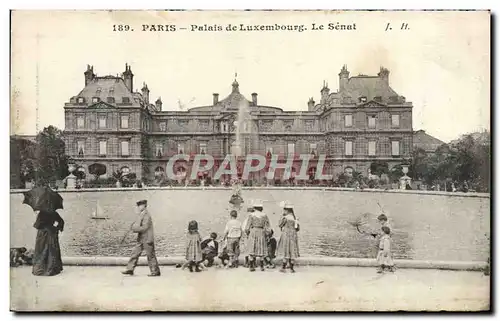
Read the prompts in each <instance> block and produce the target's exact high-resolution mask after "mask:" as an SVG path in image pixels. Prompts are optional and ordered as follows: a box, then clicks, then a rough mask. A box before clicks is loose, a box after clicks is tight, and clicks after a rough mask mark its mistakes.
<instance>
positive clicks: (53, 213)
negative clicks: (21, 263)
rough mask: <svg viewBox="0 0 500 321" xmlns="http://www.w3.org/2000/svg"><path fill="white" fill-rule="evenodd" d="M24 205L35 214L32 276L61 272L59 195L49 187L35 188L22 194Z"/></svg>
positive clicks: (61, 224) (62, 226) (61, 221)
mask: <svg viewBox="0 0 500 321" xmlns="http://www.w3.org/2000/svg"><path fill="white" fill-rule="evenodd" d="M23 203H24V204H27V205H29V206H31V207H32V208H33V211H34V212H35V213H36V214H37V217H36V221H35V223H34V224H33V227H34V228H36V229H37V230H38V231H37V235H36V241H35V252H34V255H33V271H32V273H33V275H39V276H52V275H57V274H59V273H61V272H62V270H63V265H62V259H61V248H60V246H59V232H62V231H63V230H64V220H63V219H62V217H61V216H60V215H59V213H57V210H58V209H62V208H63V199H62V197H61V195H59V194H58V193H56V192H54V191H53V190H51V189H50V188H49V187H43V186H40V187H36V188H34V189H32V190H30V191H29V192H26V193H25V194H24V201H23Z"/></svg>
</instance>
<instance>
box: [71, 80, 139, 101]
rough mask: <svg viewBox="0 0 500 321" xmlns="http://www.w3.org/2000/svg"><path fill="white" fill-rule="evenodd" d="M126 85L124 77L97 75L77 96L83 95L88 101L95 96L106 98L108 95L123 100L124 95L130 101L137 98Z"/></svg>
mask: <svg viewBox="0 0 500 321" xmlns="http://www.w3.org/2000/svg"><path fill="white" fill-rule="evenodd" d="M134 96H135V95H134V94H133V93H132V92H130V90H129V89H128V88H127V86H126V85H125V82H124V81H123V78H121V77H116V76H104V77H95V78H94V79H93V80H92V81H91V82H90V83H89V84H88V85H87V86H85V88H83V89H82V91H80V93H79V94H78V95H77V96H76V97H83V98H85V100H86V101H89V102H90V101H92V98H93V97H99V98H100V99H101V100H103V101H104V100H106V98H107V97H114V98H115V99H116V101H117V102H118V101H121V100H122V97H128V98H129V99H130V102H131V103H133V102H134V101H135V99H134V98H137V97H136V96H135V97H134Z"/></svg>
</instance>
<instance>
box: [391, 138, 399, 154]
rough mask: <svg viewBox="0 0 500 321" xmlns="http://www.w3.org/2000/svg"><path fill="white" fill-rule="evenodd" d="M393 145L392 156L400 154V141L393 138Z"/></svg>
mask: <svg viewBox="0 0 500 321" xmlns="http://www.w3.org/2000/svg"><path fill="white" fill-rule="evenodd" d="M391 147H392V156H399V155H400V151H399V141H397V140H393V141H392V142H391Z"/></svg>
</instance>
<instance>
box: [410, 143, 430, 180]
mask: <svg viewBox="0 0 500 321" xmlns="http://www.w3.org/2000/svg"><path fill="white" fill-rule="evenodd" d="M428 162H429V159H428V156H427V153H426V152H425V150H424V149H422V148H416V149H414V150H413V152H412V161H411V165H410V171H411V172H412V173H413V175H412V176H413V179H416V180H423V179H424V177H427V176H428V174H429V164H428Z"/></svg>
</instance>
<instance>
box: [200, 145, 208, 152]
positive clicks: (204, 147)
mask: <svg viewBox="0 0 500 321" xmlns="http://www.w3.org/2000/svg"><path fill="white" fill-rule="evenodd" d="M206 153H207V144H206V143H200V154H206Z"/></svg>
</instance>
